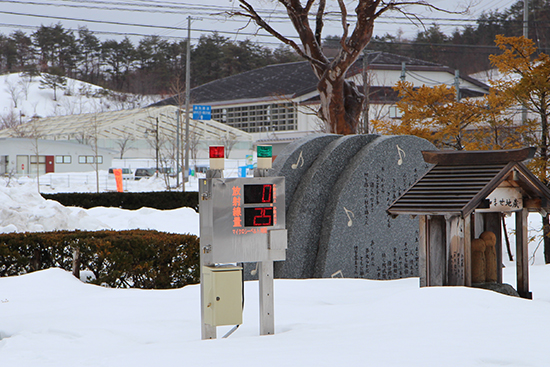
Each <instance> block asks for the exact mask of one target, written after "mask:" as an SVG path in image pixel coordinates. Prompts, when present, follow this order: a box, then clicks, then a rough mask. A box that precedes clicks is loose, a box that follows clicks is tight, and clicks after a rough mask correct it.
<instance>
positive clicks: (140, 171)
mask: <svg viewBox="0 0 550 367" xmlns="http://www.w3.org/2000/svg"><path fill="white" fill-rule="evenodd" d="M154 175H155V169H154V168H136V171H135V172H134V179H136V180H141V179H142V178H144V177H153V176H154Z"/></svg>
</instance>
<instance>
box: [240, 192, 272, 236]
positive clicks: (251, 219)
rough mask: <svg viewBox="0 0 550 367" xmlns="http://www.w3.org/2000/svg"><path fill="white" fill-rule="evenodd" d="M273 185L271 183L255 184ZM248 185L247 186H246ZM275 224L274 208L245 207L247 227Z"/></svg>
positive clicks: (245, 224) (245, 223)
mask: <svg viewBox="0 0 550 367" xmlns="http://www.w3.org/2000/svg"><path fill="white" fill-rule="evenodd" d="M254 186H271V185H254ZM245 187H246V186H245ZM272 225H273V208H272V207H264V208H244V226H245V227H259V226H262V227H265V226H272Z"/></svg>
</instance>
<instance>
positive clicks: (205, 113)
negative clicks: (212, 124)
mask: <svg viewBox="0 0 550 367" xmlns="http://www.w3.org/2000/svg"><path fill="white" fill-rule="evenodd" d="M211 119H212V106H199V105H194V106H193V120H211Z"/></svg>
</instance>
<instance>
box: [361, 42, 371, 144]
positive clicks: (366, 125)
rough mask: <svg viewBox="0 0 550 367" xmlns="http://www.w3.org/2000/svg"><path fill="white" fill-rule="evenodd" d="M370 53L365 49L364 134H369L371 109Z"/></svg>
mask: <svg viewBox="0 0 550 367" xmlns="http://www.w3.org/2000/svg"><path fill="white" fill-rule="evenodd" d="M367 54H368V51H367V50H366V49H365V50H364V52H363V95H364V98H365V100H364V102H363V131H362V133H363V134H368V133H369V108H370V96H369V94H370V80H369V75H368V70H367V67H368V65H369V64H368V60H367Z"/></svg>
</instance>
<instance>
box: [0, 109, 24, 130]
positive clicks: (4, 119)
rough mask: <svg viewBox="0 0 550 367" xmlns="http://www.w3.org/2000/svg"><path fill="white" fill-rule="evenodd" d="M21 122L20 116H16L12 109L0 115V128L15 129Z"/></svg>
mask: <svg viewBox="0 0 550 367" xmlns="http://www.w3.org/2000/svg"><path fill="white" fill-rule="evenodd" d="M20 124H21V116H17V114H16V113H15V110H14V109H10V110H9V111H8V112H6V114H5V115H0V130H1V129H9V128H12V129H15V130H17V126H19V125H20Z"/></svg>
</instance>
